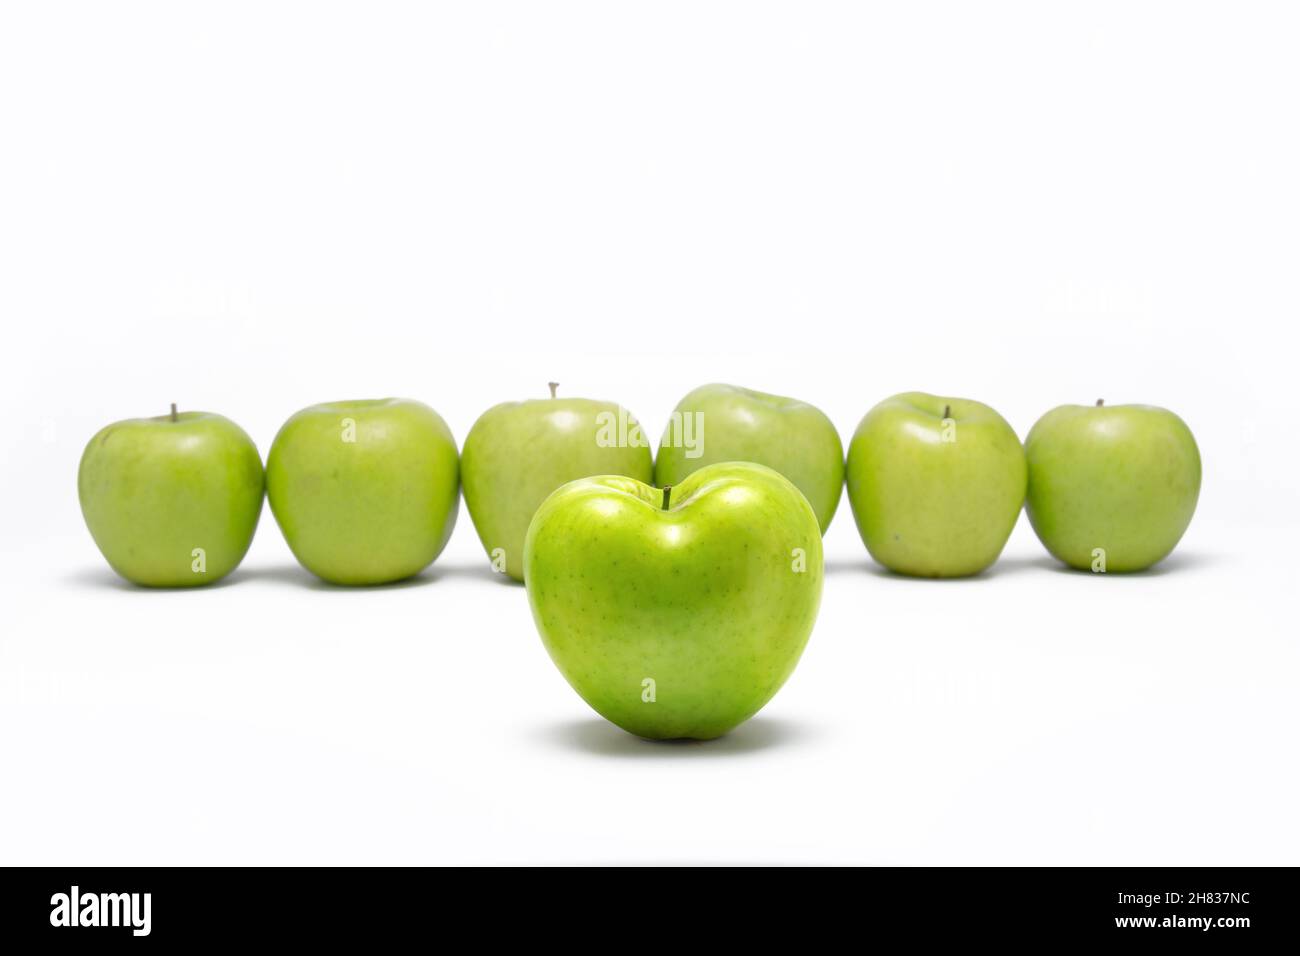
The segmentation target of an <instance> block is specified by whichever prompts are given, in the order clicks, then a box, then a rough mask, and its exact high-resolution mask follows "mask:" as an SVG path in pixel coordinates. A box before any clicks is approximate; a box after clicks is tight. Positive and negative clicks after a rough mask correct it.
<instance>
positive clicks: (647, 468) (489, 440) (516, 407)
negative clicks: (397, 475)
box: [461, 398, 654, 581]
mask: <svg viewBox="0 0 1300 956" xmlns="http://www.w3.org/2000/svg"><path fill="white" fill-rule="evenodd" d="M620 412H622V414H623V415H625V416H626V420H627V423H628V431H629V433H630V432H631V428H632V426H633V425H636V426H637V432H638V434H639V432H640V425H639V424H638V423H637V421H636V419H635V418H633V417H632V415H631V414H630V413H628V412H627V411H626V409H620V408H619V406H618V405H616V404H614V403H613V402H601V401H594V400H592V399H585V398H543V399H538V400H535V401H526V402H505V403H503V404H500V405H496V406H494V407H492V408H490V409H488V410H487V411H486V412H484V413H483V414H482V415H481V416H480V417H479V419H478V421H476V422H475V423H474V427H473V428H471V429H470V431H469V435H468V436H466V438H465V449H464V451H463V453H462V454H461V482H462V483H463V485H464V487H465V505H466V507H467V508H468V509H469V516H470V518H471V519H472V520H473V522H474V530H475V531H477V532H478V537H479V540H480V541H481V542H482V543H483V550H484V551H486V552H487V555H488V557H489V558H492V557H493V552H494V551H496V550H497V549H498V548H500V549H501V550H503V551H504V552H505V572H506V574H508V575H509V576H510V577H512V578H514V579H515V580H516V581H522V580H523V579H524V536H525V535H527V533H528V524H529V522H531V521H532V520H533V515H534V514H536V513H537V509H538V508H539V507H540V506H541V504H542V502H543V501H545V500H546V496H547V495H549V494H550V493H551V492H553V491H554V490H555V489H557V488H559V487H560V486H561V485H564V484H567V483H568V482H570V481H575V480H577V479H578V478H588V477H591V476H592V475H624V476H626V477H628V478H635V479H637V480H638V481H645V482H648V481H650V480H651V479H652V477H653V472H654V464H653V462H652V460H651V457H650V446H649V443H648V442H646V441H645V438H644V435H641V436H640V437H641V443H640V444H630V443H629V444H622V445H601V444H598V443H597V440H596V439H597V435H598V434H599V433H600V431H601V423H602V422H603V421H608V420H609V419H603V418H602V416H609V415H612V416H614V418H613V421H616V422H617V421H618V420H619V419H618V416H619V414H620Z"/></svg>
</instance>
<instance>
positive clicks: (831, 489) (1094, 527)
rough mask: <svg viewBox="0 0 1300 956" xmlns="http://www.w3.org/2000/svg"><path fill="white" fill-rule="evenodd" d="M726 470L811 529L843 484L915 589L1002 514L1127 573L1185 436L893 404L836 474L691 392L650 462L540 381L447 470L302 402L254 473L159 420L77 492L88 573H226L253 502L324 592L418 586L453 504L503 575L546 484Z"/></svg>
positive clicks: (1171, 528)
mask: <svg viewBox="0 0 1300 956" xmlns="http://www.w3.org/2000/svg"><path fill="white" fill-rule="evenodd" d="M727 461H749V462H756V463H759V464H763V465H766V466H768V467H771V468H773V469H774V470H776V471H777V472H779V473H780V474H782V475H784V476H785V477H786V478H787V479H789V481H791V482H792V483H793V484H794V485H795V487H797V488H798V489H799V491H800V492H802V494H803V496H804V497H805V498H806V499H807V501H808V503H809V505H811V507H812V510H813V512H814V514H815V515H816V519H817V522H818V525H819V527H820V529H821V531H822V533H825V531H826V529H827V527H828V526H829V525H830V522H831V519H832V517H833V516H834V514H835V511H836V509H837V507H838V504H839V500H840V496H841V489H842V488H843V487H844V485H845V483H846V479H847V487H848V496H849V502H850V504H851V506H852V509H853V513H854V517H855V518H856V520H857V525H858V530H859V532H860V533H861V535H862V539H863V542H864V543H865V544H866V547H867V549H868V551H869V552H870V553H871V555H872V556H873V557H874V558H875V559H876V560H877V561H879V562H880V563H881V564H883V565H885V566H886V567H888V568H890V569H892V570H894V571H897V572H900V573H903V574H911V575H918V576H926V577H953V576H962V575H970V574H975V573H978V572H979V571H981V570H983V569H984V568H986V567H988V566H989V565H990V564H992V563H993V562H994V561H995V560H996V559H997V557H998V555H999V554H1000V553H1001V551H1002V548H1003V546H1004V545H1005V543H1006V541H1007V538H1008V536H1009V535H1010V533H1011V530H1012V528H1013V527H1014V525H1015V523H1016V520H1017V517H1018V515H1019V512H1020V509H1021V507H1022V505H1023V506H1025V508H1026V510H1027V512H1028V514H1029V518H1030V521H1031V523H1032V525H1033V528H1034V530H1035V531H1036V532H1037V534H1038V536H1039V538H1040V539H1041V540H1042V542H1043V544H1044V545H1045V546H1046V547H1047V549H1048V550H1049V551H1050V552H1051V553H1052V554H1053V555H1055V556H1056V557H1058V558H1059V559H1060V560H1062V561H1064V562H1065V563H1067V564H1069V565H1071V566H1073V567H1078V568H1086V569H1091V570H1093V571H1135V570H1141V569H1143V568H1146V567H1149V566H1150V565H1152V564H1154V563H1155V562H1157V561H1159V560H1160V559H1162V558H1163V557H1165V556H1166V555H1167V554H1169V553H1170V551H1172V550H1173V548H1174V546H1175V545H1176V544H1177V542H1178V541H1179V539H1180V538H1181V537H1182V534H1183V532H1184V531H1185V530H1186V528H1187V526H1188V524H1189V522H1190V521H1191V517H1192V512H1193V510H1194V509H1195V506H1196V500H1197V496H1198V493H1199V488H1200V475H1201V466H1200V457H1199V453H1198V450H1197V446H1196V442H1195V439H1194V438H1193V437H1192V434H1191V431H1190V430H1189V429H1188V428H1187V426H1186V425H1185V424H1184V423H1183V421H1182V420H1181V419H1180V418H1178V416H1176V415H1174V414H1173V413H1172V412H1169V411H1166V410H1164V409H1160V408H1155V407H1151V406H1143V405H1125V406H1104V405H1103V404H1102V403H1101V402H1098V403H1097V404H1096V405H1095V406H1069V405H1067V406H1062V407H1060V408H1056V409H1054V410H1052V411H1050V412H1048V413H1047V414H1046V415H1044V416H1043V417H1042V418H1041V419H1040V420H1039V422H1038V423H1037V424H1036V425H1035V426H1034V427H1033V429H1032V430H1031V431H1030V433H1029V436H1028V439H1027V440H1026V442H1025V444H1024V445H1023V446H1022V445H1021V443H1020V440H1019V439H1018V438H1017V436H1016V433H1015V431H1014V430H1013V429H1012V428H1011V426H1010V425H1009V424H1007V422H1006V421H1005V420H1004V419H1003V418H1002V416H1000V415H999V414H998V413H997V412H996V411H994V410H993V409H992V408H990V407H989V406H987V405H984V404H981V403H979V402H975V401H970V400H965V399H957V398H940V397H936V396H933V395H927V394H923V393H919V392H913V393H906V394H903V395H897V396H894V397H893V398H890V399H887V400H885V401H883V402H881V403H880V404H879V405H877V406H876V407H875V408H873V409H871V411H870V412H868V413H867V415H866V416H865V417H864V418H863V419H862V422H861V424H860V425H859V426H858V429H857V431H856V432H855V434H854V436H853V438H852V440H851V441H850V443H849V449H848V456H847V465H846V462H845V454H844V450H843V446H842V444H841V442H840V438H839V435H838V434H837V432H836V430H835V427H834V425H833V424H832V423H831V421H830V420H829V419H828V418H827V417H826V415H824V414H823V413H822V412H821V411H819V410H818V409H816V408H815V407H813V406H812V405H809V404H807V403H804V402H801V401H797V400H794V399H788V398H782V397H779V396H774V395H768V394H764V393H761V392H755V391H752V390H748V389H742V388H736V387H733V386H727V385H707V386H704V387H702V388H699V389H696V390H695V391H693V392H691V393H690V394H689V395H687V396H686V397H685V398H684V399H683V400H682V401H681V402H680V403H679V404H678V406H677V409H676V410H675V411H674V413H673V416H672V419H671V421H670V424H669V427H668V429H667V430H666V431H665V433H664V436H663V440H662V441H661V443H660V447H659V451H658V455H657V456H656V457H654V458H652V457H651V452H650V447H649V443H648V442H647V441H646V440H645V437H644V435H643V433H642V432H641V429H640V426H639V424H638V423H637V422H636V420H635V419H634V418H632V417H631V416H630V415H629V414H628V413H627V412H626V410H624V409H622V408H621V407H620V406H618V405H616V404H613V403H610V402H601V401H593V400H588V399H575V398H559V397H556V393H555V386H554V384H553V385H552V387H551V397H550V398H544V399H540V400H533V401H524V402H508V403H504V404H501V405H497V406H495V407H494V408H492V409H489V410H488V411H487V412H485V413H484V414H483V415H482V416H481V417H480V418H479V419H478V421H477V422H476V423H475V424H474V426H473V428H472V429H471V430H470V432H469V435H468V437H467V438H466V440H465V446H464V452H463V455H461V454H458V452H457V447H456V442H455V438H454V437H453V435H452V433H451V430H450V429H449V428H448V427H447V425H446V423H445V422H444V421H443V420H442V418H441V417H440V416H439V415H438V414H437V413H436V412H434V411H433V410H432V409H431V408H429V407H427V406H425V405H423V404H420V403H418V402H413V401H407V400H396V399H385V400H378V401H356V402H340V403H332V404H325V405H316V406H313V407H311V408H307V409H304V410H303V411H301V412H299V413H298V414H296V415H294V416H293V417H292V418H290V419H289V420H288V421H287V422H286V423H285V424H284V426H283V427H282V428H281V429H280V432H279V433H278V434H277V435H276V437H275V440H274V442H273V444H272V446H271V451H270V454H269V456H268V458H267V463H266V469H265V472H263V468H262V461H261V458H260V456H259V454H258V451H257V449H256V447H255V446H254V444H253V442H252V440H251V439H249V437H248V436H247V435H246V434H245V433H244V432H243V430H242V429H240V428H239V427H238V426H237V425H235V424H234V423H233V422H231V421H229V420H228V419H225V418H223V417H221V416H219V415H213V414H208V413H203V412H184V413H179V414H178V413H177V412H176V411H175V407H174V406H173V410H172V413H171V414H170V415H163V416H159V417H157V418H147V419H134V420H129V421H124V422H119V423H117V424H114V425H110V426H108V427H106V428H105V429H103V430H102V431H100V432H99V433H98V434H97V435H96V436H95V437H94V438H93V439H92V440H91V442H90V444H89V445H88V446H87V448H86V452H85V454H84V456H83V458H82V462H81V469H80V474H79V480H78V486H79V493H80V498H81V505H82V510H83V513H84V515H85V518H86V523H87V525H88V527H89V528H90V532H91V534H92V535H93V537H94V539H95V542H96V544H97V545H98V546H99V548H100V550H101V551H102V552H103V554H104V557H105V558H106V559H107V560H108V563H109V564H110V565H111V566H112V567H113V568H114V569H115V570H116V571H117V572H118V573H120V574H121V575H122V576H123V577H125V578H127V579H128V580H131V581H133V582H136V583H138V584H142V585H149V586H168V587H177V586H189V585H195V584H206V583H210V582H212V581H215V580H217V579H219V578H221V577H222V576H224V575H225V574H228V573H229V572H230V571H232V570H233V569H234V568H235V567H236V566H237V565H238V564H239V562H240V561H241V560H242V558H243V556H244V554H245V552H246V551H247V549H248V546H249V544H250V542H251V540H252V536H253V532H254V530H255V528H256V526H257V521H258V517H259V515H260V513H261V507H262V496H263V489H264V488H265V492H266V495H267V497H268V498H269V501H270V505H271V511H272V514H273V515H274V516H275V519H276V521H277V522H278V523H279V526H280V528H281V530H282V531H283V533H284V536H285V539H286V541H287V542H288V544H289V547H290V548H291V550H292V551H293V553H294V555H295V556H296V557H297V558H298V560H299V561H300V562H301V563H302V564H303V566H304V567H306V568H307V569H308V570H310V571H311V572H313V573H314V574H316V575H318V576H320V577H321V578H323V579H325V580H326V581H330V582H333V583H337V584H346V585H365V584H379V583H384V582H389V581H396V580H400V579H402V578H406V577H409V576H411V575H413V574H415V573H417V572H419V571H420V570H421V569H423V568H424V567H426V566H427V565H428V564H429V563H430V562H432V561H433V560H434V558H436V557H437V555H438V554H439V553H440V552H441V551H442V549H443V547H444V546H445V545H446V543H447V540H448V538H449V537H450V535H451V531H452V527H453V525H454V523H455V519H456V511H457V504H458V499H459V492H460V489H461V488H463V489H464V493H465V500H466V505H467V507H468V509H469V512H470V516H471V518H472V520H473V522H474V525H475V528H476V530H477V531H478V535H479V538H480V539H481V541H482V543H483V546H484V548H485V550H486V551H487V554H488V556H489V559H490V560H491V561H492V564H493V567H494V568H496V569H497V570H499V571H503V572H505V573H506V574H508V575H510V576H511V577H513V578H515V579H516V580H524V578H525V572H524V540H525V535H526V532H527V530H528V527H529V524H530V522H531V521H532V518H533V515H534V514H535V512H536V511H537V509H538V508H539V506H540V505H541V504H542V502H543V501H544V500H545V499H546V498H547V496H548V495H550V494H551V493H552V492H553V491H555V490H556V489H557V488H559V487H560V486H561V485H563V484H565V483H566V482H569V481H572V480H575V479H579V478H585V477H589V476H594V475H621V476H625V477H627V478H631V479H635V480H636V481H638V482H643V483H645V484H646V485H656V486H659V487H663V486H671V485H678V484H679V483H680V482H682V481H683V480H684V479H686V478H687V477H688V476H689V475H691V474H692V473H693V472H695V471H697V470H698V469H700V468H702V467H704V466H706V465H709V464H714V463H719V462H727ZM679 500H683V499H679Z"/></svg>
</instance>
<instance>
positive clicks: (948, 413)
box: [943, 405, 952, 418]
mask: <svg viewBox="0 0 1300 956" xmlns="http://www.w3.org/2000/svg"><path fill="white" fill-rule="evenodd" d="M943 417H944V418H951V417H952V406H951V405H945V406H943Z"/></svg>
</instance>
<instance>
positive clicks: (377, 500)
mask: <svg viewBox="0 0 1300 956" xmlns="http://www.w3.org/2000/svg"><path fill="white" fill-rule="evenodd" d="M266 493H267V497H268V499H269V500H270V502H271V513H272V514H273V515H275V520H276V521H277V522H278V523H279V525H280V530H281V531H283V532H284V539H285V541H287V542H288V543H289V548H290V549H291V550H292V551H293V553H294V556H295V557H296V558H297V559H298V560H299V562H301V563H302V565H303V567H305V568H306V569H307V570H309V571H311V572H312V573H313V574H315V575H317V576H318V577H320V578H323V579H324V580H326V581H329V582H331V583H333V584H384V583H387V582H389V581H400V580H402V579H403V578H409V577H410V576H411V575H413V574H417V573H418V572H419V571H421V570H422V569H423V568H425V567H427V566H428V565H429V563H430V562H431V561H433V559H434V558H436V557H437V556H438V555H439V554H440V553H441V552H442V549H443V547H444V546H445V545H446V544H447V539H448V538H450V537H451V530H452V528H453V527H454V526H455V524H456V509H457V506H458V504H459V502H460V481H459V461H458V458H457V455H456V439H455V438H453V437H452V434H451V429H449V428H448V427H447V423H446V422H444V421H443V420H442V417H441V416H440V415H439V414H438V413H437V412H435V411H434V410H433V409H432V408H430V407H429V406H427V405H423V404H421V403H420V402H413V401H410V400H408V399H401V398H386V399H378V400H374V401H353V402H331V403H329V404H325V405H313V406H312V407H311V408H305V409H303V410H302V411H300V412H298V413H297V414H296V415H294V416H293V417H292V418H290V419H289V420H288V421H287V422H285V423H284V425H283V426H282V427H281V428H280V432H279V434H277V435H276V436H275V441H274V442H273V443H272V444H271V452H270V454H269V455H267V459H266Z"/></svg>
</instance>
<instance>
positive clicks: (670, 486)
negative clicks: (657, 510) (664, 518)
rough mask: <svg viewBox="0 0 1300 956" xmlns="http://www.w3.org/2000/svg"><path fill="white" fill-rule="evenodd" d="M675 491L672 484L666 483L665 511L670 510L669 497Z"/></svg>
mask: <svg viewBox="0 0 1300 956" xmlns="http://www.w3.org/2000/svg"><path fill="white" fill-rule="evenodd" d="M672 493H673V486H672V485H664V511H667V510H668V498H669V496H670V495H672Z"/></svg>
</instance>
